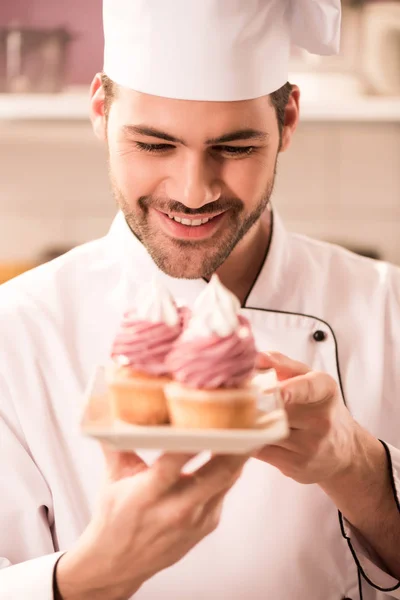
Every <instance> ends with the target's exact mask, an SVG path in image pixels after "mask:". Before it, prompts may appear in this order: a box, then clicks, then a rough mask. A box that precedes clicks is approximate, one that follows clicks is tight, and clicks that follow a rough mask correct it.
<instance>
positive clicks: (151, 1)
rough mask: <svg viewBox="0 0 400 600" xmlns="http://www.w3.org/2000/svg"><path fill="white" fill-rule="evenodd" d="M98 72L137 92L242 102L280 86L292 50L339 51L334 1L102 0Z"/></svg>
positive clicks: (337, 2)
mask: <svg viewBox="0 0 400 600" xmlns="http://www.w3.org/2000/svg"><path fill="white" fill-rule="evenodd" d="M103 2H104V5H103V21H104V36H105V51H104V72H105V73H106V75H108V77H110V78H111V79H112V80H113V81H115V82H116V83H118V84H120V85H122V86H125V87H128V88H131V89H134V90H136V91H139V92H144V93H147V94H152V95H155V96H164V97H168V98H179V99H183V100H216V101H218V100H221V101H229V100H246V99H250V98H257V97H259V96H263V95H266V94H270V93H272V92H274V91H276V90H277V89H279V88H280V87H281V86H282V85H284V84H285V83H286V81H287V78H288V71H289V57H290V49H291V46H292V44H294V45H297V46H300V47H301V48H304V49H306V50H308V51H309V52H311V53H314V54H335V53H336V52H338V50H339V38H340V20H341V8H340V0H103Z"/></svg>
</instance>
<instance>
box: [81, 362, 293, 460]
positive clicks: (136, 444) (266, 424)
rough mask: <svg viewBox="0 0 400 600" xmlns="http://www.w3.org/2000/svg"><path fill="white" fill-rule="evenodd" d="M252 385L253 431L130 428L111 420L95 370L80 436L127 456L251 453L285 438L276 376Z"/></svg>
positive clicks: (99, 373)
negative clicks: (256, 399)
mask: <svg viewBox="0 0 400 600" xmlns="http://www.w3.org/2000/svg"><path fill="white" fill-rule="evenodd" d="M254 383H255V384H256V385H257V387H258V388H259V390H260V393H259V412H258V419H257V422H256V425H255V427H254V428H253V429H178V428H177V427H172V426H171V425H157V426H154V425H153V426H143V425H130V424H129V423H124V422H122V421H119V420H118V419H115V418H114V416H113V411H112V406H111V403H110V401H109V398H108V395H107V386H106V382H105V368H104V367H99V368H98V369H97V370H96V372H95V374H94V376H93V378H92V379H91V381H90V383H89V386H88V388H87V391H86V397H85V409H84V413H83V417H82V421H81V431H82V433H83V434H84V435H86V436H88V437H91V438H94V439H97V440H99V441H103V442H107V443H109V444H110V445H111V446H113V447H114V448H116V449H118V450H123V451H131V452H134V451H136V450H145V449H149V450H163V451H166V452H189V453H192V452H193V453H198V452H203V451H208V452H212V453H214V454H245V453H249V452H253V451H255V450H257V449H258V448H261V447H262V446H265V445H267V444H275V443H277V442H278V441H280V440H282V439H284V438H286V437H287V436H288V434H289V426H288V421H287V416H286V411H285V410H284V409H283V408H282V406H281V403H280V399H279V388H278V385H277V381H276V375H275V373H274V372H271V371H269V372H267V373H265V374H261V375H260V374H258V375H257V376H256V378H255V380H254ZM271 384H272V385H271ZM267 388H269V389H267Z"/></svg>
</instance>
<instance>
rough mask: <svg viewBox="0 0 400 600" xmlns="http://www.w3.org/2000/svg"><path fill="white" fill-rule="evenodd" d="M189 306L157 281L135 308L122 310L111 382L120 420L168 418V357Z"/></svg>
mask: <svg viewBox="0 0 400 600" xmlns="http://www.w3.org/2000/svg"><path fill="white" fill-rule="evenodd" d="M187 319H188V310H187V309H178V308H177V306H176V304H175V302H174V300H173V298H172V296H171V295H170V294H169V292H168V291H167V290H166V289H165V288H164V287H162V286H161V284H160V283H159V282H155V281H153V282H152V283H151V284H150V285H146V286H144V287H143V288H142V289H141V290H140V293H139V295H138V297H137V300H136V306H135V308H134V309H133V310H130V311H128V312H126V313H125V314H124V317H123V320H122V323H121V326H120V329H119V331H118V333H117V336H116V338H115V341H114V344H113V347H112V352H111V358H112V366H111V368H110V370H109V371H108V375H107V383H108V387H109V393H110V396H111V400H112V404H113V409H114V415H115V417H116V418H118V419H121V420H123V421H127V422H129V423H133V424H137V425H160V424H163V423H167V422H168V409H167V404H166V399H165V395H164V386H165V384H166V383H168V382H169V381H170V380H171V378H170V376H169V372H168V367H167V363H166V358H167V356H168V354H169V353H170V351H171V348H172V346H173V344H174V342H175V341H176V340H177V338H178V337H179V336H180V334H181V333H182V330H183V327H184V323H185V322H186V321H187Z"/></svg>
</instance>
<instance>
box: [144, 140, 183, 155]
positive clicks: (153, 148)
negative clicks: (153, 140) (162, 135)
mask: <svg viewBox="0 0 400 600" xmlns="http://www.w3.org/2000/svg"><path fill="white" fill-rule="evenodd" d="M135 145H136V148H138V150H142V151H143V152H150V153H152V154H161V153H162V152H168V150H171V149H172V148H174V147H175V146H172V145H171V144H146V143H144V142H135Z"/></svg>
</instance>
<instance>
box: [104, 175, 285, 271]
mask: <svg viewBox="0 0 400 600" xmlns="http://www.w3.org/2000/svg"><path fill="white" fill-rule="evenodd" d="M275 174H276V167H275V172H274V176H273V178H272V180H271V181H270V182H269V183H268V186H267V189H266V190H265V192H264V194H263V195H262V197H261V198H260V200H259V202H258V203H257V206H256V207H255V209H254V210H253V211H252V212H251V213H250V214H248V215H247V216H245V217H244V218H243V219H240V215H241V213H242V212H243V211H244V205H243V203H242V202H241V201H240V200H238V199H221V200H218V201H216V202H213V203H211V204H207V205H205V206H203V207H201V208H200V209H196V210H191V209H189V208H187V207H185V206H184V205H182V204H181V203H179V202H175V201H173V200H166V199H159V198H154V197H152V196H143V197H140V198H139V199H138V200H137V203H136V207H135V208H136V210H132V208H131V206H130V205H129V203H128V201H127V200H126V198H125V196H124V195H123V194H122V192H121V191H120V190H119V189H118V187H117V186H116V183H115V181H114V179H113V177H112V175H111V173H110V178H111V184H112V189H113V194H114V197H115V200H116V202H117V204H118V206H119V207H120V209H121V211H122V212H123V214H124V216H125V219H126V222H127V223H128V225H129V227H130V229H131V230H132V232H133V233H134V235H135V236H136V237H137V238H138V239H139V240H140V241H141V242H142V243H143V245H144V246H145V247H146V249H147V251H148V253H149V254H150V256H151V258H152V259H153V261H154V262H155V264H156V265H157V267H158V268H159V269H160V270H161V271H163V272H164V273H166V274H167V275H170V276H171V277H177V278H184V279H199V278H201V277H204V278H206V279H208V278H210V277H211V275H212V274H213V273H215V271H217V269H218V268H219V267H220V266H221V265H222V264H223V263H224V262H225V261H226V259H227V258H228V257H229V256H230V254H231V253H232V251H233V249H234V248H235V247H236V246H237V244H238V243H239V242H240V241H241V240H242V239H243V238H244V236H245V235H246V234H247V233H248V232H249V231H250V229H251V228H252V227H253V226H254V225H255V224H256V223H257V222H258V221H259V219H260V218H261V216H262V214H263V213H264V211H265V209H266V208H267V206H268V205H269V203H270V199H271V196H272V192H273V188H274V182H275ZM150 206H156V207H157V208H159V209H162V210H164V211H165V212H179V213H181V214H188V215H189V214H196V215H199V214H202V213H210V212H211V213H213V212H215V213H219V212H223V211H226V210H229V217H228V219H229V220H228V219H227V222H226V224H225V227H224V230H225V231H226V230H230V232H231V233H230V235H227V236H222V239H221V232H219V231H218V232H217V233H216V235H215V236H213V237H212V238H210V239H209V240H207V241H205V242H199V243H196V242H193V241H190V240H176V239H173V240H172V239H171V240H170V242H171V244H173V252H172V251H171V250H170V252H168V250H165V248H164V247H163V244H160V240H159V238H158V237H157V233H158V232H154V231H152V229H151V228H150V227H149V224H148V220H147V218H146V215H147V214H148V210H149V207H150ZM229 224H230V227H229ZM196 247H197V248H199V249H201V248H203V252H202V258H201V263H200V264H198V265H196V260H195V258H194V257H192V256H191V254H192V251H193V250H195V248H196ZM171 254H173V256H172V255H171ZM197 262H198V261H197Z"/></svg>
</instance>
